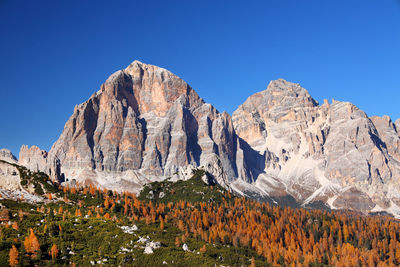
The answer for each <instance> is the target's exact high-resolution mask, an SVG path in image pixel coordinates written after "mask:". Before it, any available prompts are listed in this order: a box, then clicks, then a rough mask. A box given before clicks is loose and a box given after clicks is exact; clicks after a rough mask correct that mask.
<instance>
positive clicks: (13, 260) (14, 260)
mask: <svg viewBox="0 0 400 267" xmlns="http://www.w3.org/2000/svg"><path fill="white" fill-rule="evenodd" d="M18 256H19V254H18V249H17V248H16V247H15V246H14V245H12V247H11V249H10V253H9V260H8V262H9V263H10V266H11V267H14V266H17V265H18Z"/></svg>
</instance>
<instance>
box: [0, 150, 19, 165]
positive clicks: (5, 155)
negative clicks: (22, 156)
mask: <svg viewBox="0 0 400 267" xmlns="http://www.w3.org/2000/svg"><path fill="white" fill-rule="evenodd" d="M0 160H4V161H7V162H10V163H17V159H16V158H15V156H14V155H13V154H12V153H11V151H10V150H8V149H5V148H2V149H0Z"/></svg>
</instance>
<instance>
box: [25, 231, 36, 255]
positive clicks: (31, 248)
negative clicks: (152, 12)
mask: <svg viewBox="0 0 400 267" xmlns="http://www.w3.org/2000/svg"><path fill="white" fill-rule="evenodd" d="M24 247H25V251H26V252H27V253H29V254H30V255H31V257H32V258H34V257H36V255H37V252H38V251H40V245H39V241H38V239H37V237H36V235H35V233H34V232H33V229H32V228H31V229H30V233H29V236H28V237H26V238H25V241H24Z"/></svg>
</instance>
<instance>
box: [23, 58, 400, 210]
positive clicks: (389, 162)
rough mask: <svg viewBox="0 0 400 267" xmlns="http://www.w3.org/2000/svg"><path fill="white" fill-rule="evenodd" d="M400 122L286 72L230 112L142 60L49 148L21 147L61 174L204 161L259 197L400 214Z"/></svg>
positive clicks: (98, 180)
mask: <svg viewBox="0 0 400 267" xmlns="http://www.w3.org/2000/svg"><path fill="white" fill-rule="evenodd" d="M399 128H400V120H397V121H396V122H395V123H393V122H392V121H391V120H390V118H389V117H386V116H384V117H372V118H369V117H368V116H367V115H366V114H365V113H364V112H363V111H361V110H359V109H358V108H357V107H356V106H354V105H353V104H351V103H346V102H339V101H332V103H329V102H328V101H324V104H322V105H319V104H318V102H317V101H316V100H314V99H313V98H312V97H311V96H310V94H309V93H308V92H307V90H306V89H304V88H302V87H301V86H300V85H299V84H295V83H291V82H287V81H285V80H283V79H278V80H275V81H271V83H270V84H269V85H268V88H267V89H266V90H265V91H262V92H259V93H256V94H254V95H252V96H250V97H249V98H248V99H247V100H246V101H245V102H244V103H243V104H242V105H240V106H239V107H238V109H237V110H236V111H235V112H234V113H233V115H232V117H231V116H229V115H228V114H227V113H225V112H224V113H219V112H218V111H217V110H216V109H215V108H214V107H213V106H212V105H210V104H207V103H205V102H204V101H203V100H202V99H201V98H200V97H199V96H198V94H197V93H196V92H195V91H194V90H193V89H192V88H191V87H190V86H189V85H188V84H187V83H186V82H184V81H183V80H182V79H180V78H179V77H178V76H176V75H174V74H173V73H171V72H169V71H168V70H165V69H163V68H159V67H157V66H153V65H149V64H144V63H141V62H139V61H134V62H133V63H131V64H130V65H129V66H128V67H127V68H126V69H124V70H120V71H117V72H115V73H114V74H112V75H111V76H110V77H109V78H108V79H107V80H106V82H105V83H104V84H103V85H102V86H101V88H100V90H99V91H98V92H96V93H94V94H93V95H92V96H91V97H90V99H89V100H87V101H86V102H84V103H82V104H80V105H78V106H76V107H75V109H74V112H73V114H72V116H71V117H70V119H69V120H68V121H67V123H66V124H65V127H64V130H63V132H62V134H61V136H60V137H59V139H58V140H57V141H56V142H55V143H54V145H53V146H52V148H51V150H50V151H49V152H48V153H47V152H46V151H43V150H40V149H39V148H37V147H32V148H28V147H26V146H23V147H22V148H21V152H20V161H19V162H20V164H22V165H24V166H27V167H34V168H35V169H37V170H41V171H44V172H46V173H48V174H49V175H50V176H51V177H52V179H54V180H58V181H60V182H67V183H73V182H79V183H83V184H84V183H86V184H88V183H91V184H95V185H99V186H102V187H106V188H109V189H115V190H119V191H132V192H138V191H139V190H140V189H141V188H142V187H143V185H144V184H146V183H148V182H151V181H155V180H162V179H166V178H168V177H171V179H172V180H176V179H187V178H188V177H190V176H191V174H192V170H193V169H194V168H197V167H201V168H203V169H205V170H206V171H207V172H208V173H210V174H211V175H213V176H214V178H215V179H216V180H217V181H218V183H220V184H221V185H222V186H224V187H229V188H231V189H232V190H233V191H236V192H237V193H239V194H244V195H248V196H252V197H256V198H259V199H261V200H266V201H272V202H274V203H275V202H278V203H279V201H281V200H282V199H284V198H286V199H287V198H290V199H292V200H293V201H295V202H296V203H297V204H299V205H312V204H313V203H324V204H325V205H327V206H328V207H329V208H333V209H341V208H346V209H354V210H361V211H363V212H371V211H388V212H390V213H393V214H395V215H396V216H400V191H399V190H400V181H399V179H400V135H399Z"/></svg>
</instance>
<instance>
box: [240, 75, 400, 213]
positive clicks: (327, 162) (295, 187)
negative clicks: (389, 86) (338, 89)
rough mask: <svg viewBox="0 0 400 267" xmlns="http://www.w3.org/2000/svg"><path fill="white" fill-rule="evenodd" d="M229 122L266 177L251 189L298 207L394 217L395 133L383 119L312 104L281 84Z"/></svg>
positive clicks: (335, 104)
mask: <svg viewBox="0 0 400 267" xmlns="http://www.w3.org/2000/svg"><path fill="white" fill-rule="evenodd" d="M232 118H233V123H234V125H235V131H236V133H237V134H238V135H239V136H240V138H241V139H243V140H244V141H246V142H247V143H248V144H249V145H250V146H251V147H252V148H253V149H254V150H256V151H257V152H258V155H257V156H258V157H260V158H261V160H259V161H258V162H259V164H260V165H259V166H257V168H258V169H263V170H264V172H262V173H261V174H260V175H259V176H258V178H257V181H256V182H255V183H253V185H254V187H256V188H258V189H260V190H263V191H266V193H267V194H268V195H270V196H273V195H280V194H285V193H289V194H290V195H292V196H293V197H294V198H295V199H296V200H297V201H298V202H300V203H302V204H303V205H304V204H308V203H312V202H316V201H322V202H324V203H327V204H328V205H329V207H330V208H346V209H354V210H359V211H371V210H375V211H381V210H389V211H391V212H392V213H396V210H397V209H398V205H399V204H400V202H399V200H400V199H399V196H400V195H399V192H400V191H399V178H400V161H399V160H400V158H399V156H400V150H399V148H400V146H399V145H400V136H399V133H398V132H397V130H396V129H397V128H396V127H395V125H394V124H393V123H392V122H391V120H390V118H389V117H387V116H384V117H382V118H381V117H372V118H369V117H368V116H367V115H366V114H365V112H363V111H361V110H360V109H358V108H357V107H356V106H354V105H353V104H351V103H346V102H340V101H335V100H333V101H332V103H328V101H326V100H325V101H324V104H322V105H318V103H317V101H315V100H314V99H313V98H312V97H311V96H310V95H309V93H308V92H307V91H306V90H305V89H304V88H302V87H300V85H298V84H294V83H290V82H287V81H285V80H282V79H280V80H277V81H272V82H271V83H270V84H269V86H268V88H267V90H265V91H262V92H260V93H256V94H254V95H252V96H250V97H249V98H248V99H247V100H246V101H245V103H243V104H242V105H241V106H239V108H238V109H237V110H236V111H235V112H234V113H233V116H232ZM239 190H240V189H239ZM282 191H283V192H282Z"/></svg>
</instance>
